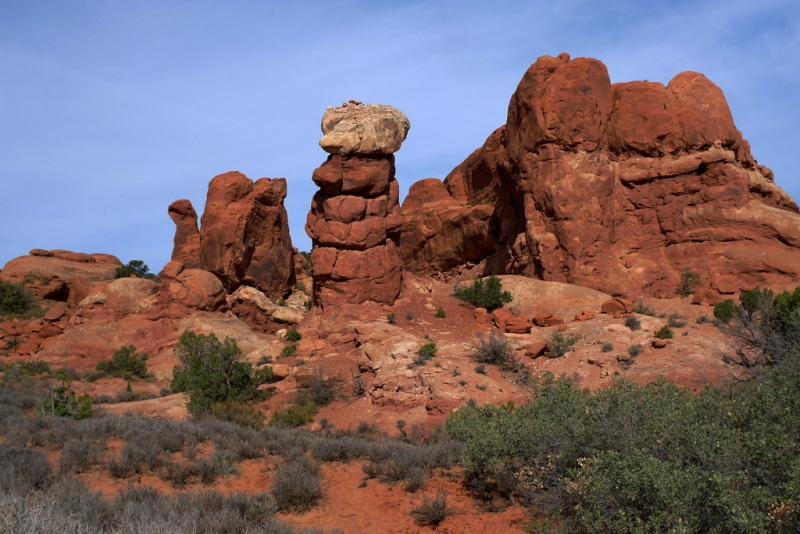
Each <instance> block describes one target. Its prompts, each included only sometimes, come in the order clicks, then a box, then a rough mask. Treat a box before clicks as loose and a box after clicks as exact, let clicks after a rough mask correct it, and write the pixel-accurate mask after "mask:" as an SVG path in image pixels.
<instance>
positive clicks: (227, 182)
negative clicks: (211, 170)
mask: <svg viewBox="0 0 800 534" xmlns="http://www.w3.org/2000/svg"><path fill="white" fill-rule="evenodd" d="M285 198H286V180H285V179H284V178H275V179H269V178H261V179H259V180H256V181H255V182H253V181H252V180H250V179H249V178H248V177H247V176H245V175H244V174H242V173H240V172H237V171H232V172H228V173H225V174H220V175H219V176H216V177H214V179H212V180H211V182H210V183H209V184H208V195H207V197H206V206H205V210H204V212H203V217H202V226H201V229H200V230H198V229H197V213H196V212H195V210H194V208H193V207H192V204H191V202H189V201H188V200H177V201H175V202H173V203H172V204H171V205H170V207H169V215H170V217H171V218H172V220H173V221H174V222H175V225H176V231H175V240H174V242H175V247H174V249H173V251H172V259H173V260H177V261H180V262H182V263H183V264H184V265H185V266H186V267H187V268H193V267H197V268H200V269H203V270H206V271H209V272H212V273H214V274H215V275H216V276H217V277H218V278H219V279H220V281H221V282H222V283H223V284H224V285H225V288H226V289H227V290H229V291H233V290H235V289H236V288H238V287H239V286H240V285H248V286H252V287H255V288H258V289H259V290H260V291H263V292H264V293H265V294H267V295H268V296H269V297H270V298H273V299H276V300H277V299H280V298H282V297H284V296H286V295H287V294H288V293H289V292H290V291H291V288H292V286H294V283H295V272H294V261H295V260H294V249H293V248H292V238H291V236H290V235H289V219H288V216H287V214H286V208H284V206H283V200H284V199H285Z"/></svg>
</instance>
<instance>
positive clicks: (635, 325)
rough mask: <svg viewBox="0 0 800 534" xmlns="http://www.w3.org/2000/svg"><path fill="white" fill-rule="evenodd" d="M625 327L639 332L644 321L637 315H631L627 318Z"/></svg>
mask: <svg viewBox="0 0 800 534" xmlns="http://www.w3.org/2000/svg"><path fill="white" fill-rule="evenodd" d="M625 326H627V327H628V328H630V329H631V330H639V329H640V328H641V327H642V321H641V320H640V319H639V318H638V317H636V316H635V315H631V316H628V317H626V318H625Z"/></svg>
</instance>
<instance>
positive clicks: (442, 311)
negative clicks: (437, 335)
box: [434, 306, 447, 319]
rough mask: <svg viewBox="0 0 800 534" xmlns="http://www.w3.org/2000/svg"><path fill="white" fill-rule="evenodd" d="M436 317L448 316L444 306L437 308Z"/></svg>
mask: <svg viewBox="0 0 800 534" xmlns="http://www.w3.org/2000/svg"><path fill="white" fill-rule="evenodd" d="M434 317H436V318H437V319H444V318H445V317H447V312H446V311H444V308H442V307H441V306H439V309H438V310H436V314H435V315H434Z"/></svg>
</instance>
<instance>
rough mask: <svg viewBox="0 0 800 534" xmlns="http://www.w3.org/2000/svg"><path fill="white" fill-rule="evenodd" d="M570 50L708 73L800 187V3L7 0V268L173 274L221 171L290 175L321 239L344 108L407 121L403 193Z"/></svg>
mask: <svg viewBox="0 0 800 534" xmlns="http://www.w3.org/2000/svg"><path fill="white" fill-rule="evenodd" d="M603 4H613V5H612V6H610V7H609V6H605V5H603ZM560 52H569V53H570V54H571V55H572V57H573V58H574V57H579V56H589V57H595V58H598V59H600V60H601V61H603V62H604V63H605V64H606V66H607V67H608V70H609V74H610V76H611V81H612V82H622V81H630V80H642V79H646V80H650V81H660V82H663V83H666V82H668V81H669V80H670V79H671V78H672V77H673V76H674V75H675V74H677V73H679V72H682V71H685V70H694V71H699V72H702V73H704V74H705V75H706V76H708V77H709V78H710V79H711V80H712V81H714V82H715V83H716V84H717V85H719V86H720V87H721V88H722V90H723V91H724V92H725V95H726V97H727V99H728V103H729V105H730V107H731V110H732V112H733V117H734V120H735V121H736V125H737V127H738V128H739V129H740V130H741V131H742V132H743V133H744V136H745V138H746V139H748V140H749V141H750V143H751V146H752V150H753V154H754V156H755V157H756V159H757V160H758V161H759V163H761V164H763V165H767V166H768V167H771V168H772V169H773V171H774V172H775V176H776V182H777V183H778V185H780V186H781V187H783V188H784V189H786V190H787V191H788V192H789V193H790V194H791V195H792V196H793V197H794V198H796V199H797V198H800V173H798V171H797V170H796V162H795V161H794V160H795V157H796V156H795V154H796V151H797V150H798V147H800V108H799V107H798V103H797V98H798V95H800V8H798V7H797V3H796V1H795V0H785V1H777V0H773V1H770V0H761V1H759V2H753V1H752V0H747V1H740V0H726V1H707V2H689V1H671V2H652V1H644V0H642V1H638V2H637V1H617V2H613V3H611V2H607V3H601V2H597V1H579V0H572V1H559V0H550V1H497V2H492V3H491V4H490V3H488V2H472V1H468V0H461V1H452V2H450V1H442V2H423V1H417V2H333V1H319V2H302V1H297V2H269V1H260V2H256V1H253V2H246V1H235V0H229V1H226V2H219V1H206V0H193V1H188V0H159V1H149V0H137V1H136V2H130V1H110V0H109V1H82V0H74V1H70V2H58V1H55V0H52V1H37V0H21V1H18V0H3V1H2V2H0V266H2V265H4V264H5V263H6V262H7V261H8V260H10V259H12V258H14V257H16V256H20V255H24V254H27V252H28V250H30V249H32V248H47V249H52V248H63V249H70V250H75V251H81V252H107V253H111V254H115V255H117V256H118V257H119V258H120V259H122V260H123V261H128V260H130V259H142V260H144V261H145V262H146V263H147V264H148V265H149V266H150V268H151V270H153V271H158V270H160V268H161V267H162V266H163V265H164V263H166V262H167V261H169V256H170V253H171V251H172V237H173V233H174V225H173V223H172V221H171V220H170V219H169V217H168V216H167V206H168V205H169V204H170V203H171V202H172V201H173V200H177V199H179V198H188V199H190V200H191V201H192V203H193V204H194V206H195V208H196V209H197V211H198V212H202V210H203V205H204V203H205V194H206V189H207V185H208V182H209V180H211V178H213V177H214V176H215V175H217V174H220V173H223V172H226V171H229V170H239V171H241V172H243V173H245V174H246V175H247V176H248V177H250V178H252V179H257V178H260V177H263V176H267V177H270V178H274V177H285V178H286V179H287V180H288V183H289V196H288V198H287V200H286V208H287V210H288V212H289V219H290V224H291V232H292V239H293V241H294V244H295V246H297V247H299V248H300V249H301V250H308V249H310V240H309V239H308V237H307V236H306V234H305V231H304V230H303V224H304V222H305V217H306V213H307V212H308V209H309V205H310V202H311V196H312V195H313V193H314V191H315V190H316V187H315V186H314V184H313V183H312V181H311V173H312V171H313V169H314V168H315V167H317V166H318V165H319V164H320V163H322V162H323V161H324V159H325V156H326V154H325V153H324V152H323V151H322V150H321V149H320V148H319V146H318V144H317V143H318V141H319V137H320V135H321V134H320V130H319V123H320V118H321V116H322V113H323V111H324V110H325V108H326V106H329V105H339V104H341V103H342V102H343V101H346V100H349V99H351V98H354V99H357V100H361V101H363V102H370V103H382V104H390V105H393V106H395V107H397V108H399V109H401V110H402V111H403V112H405V113H406V115H408V117H409V119H410V121H411V130H410V132H409V135H408V140H407V141H406V142H405V144H404V145H403V148H402V149H401V150H400V151H399V152H398V153H397V154H396V157H397V176H398V179H399V180H400V183H401V186H402V189H403V191H405V190H407V189H408V187H409V185H411V184H412V183H413V182H415V181H417V180H420V179H422V178H427V177H431V176H434V177H438V178H444V177H445V175H446V174H447V173H448V172H449V171H450V170H451V169H452V168H453V167H455V166H456V165H457V164H458V163H460V162H461V161H463V160H464V159H465V158H466V157H467V156H468V155H469V154H470V153H471V152H472V151H473V150H474V149H475V148H477V147H479V146H480V145H481V144H483V142H484V140H485V139H486V137H487V136H488V135H489V134H490V133H491V132H492V131H493V130H494V129H495V128H497V127H498V126H500V125H501V124H503V123H505V118H506V111H507V106H508V100H509V98H510V96H511V94H512V92H513V91H514V89H515V87H516V85H517V83H518V82H519V80H520V78H521V77H522V75H523V73H524V72H525V70H526V69H527V68H528V66H529V65H530V64H531V63H533V62H534V61H536V58H538V57H539V56H542V55H545V54H549V55H557V54H559V53H560Z"/></svg>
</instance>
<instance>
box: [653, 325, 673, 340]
mask: <svg viewBox="0 0 800 534" xmlns="http://www.w3.org/2000/svg"><path fill="white" fill-rule="evenodd" d="M653 335H654V336H655V337H657V338H658V339H672V336H674V335H675V333H674V332H673V331H672V328H670V327H669V326H667V325H664V326H662V327H661V328H659V329H658V330H656V331H655V332H653Z"/></svg>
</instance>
